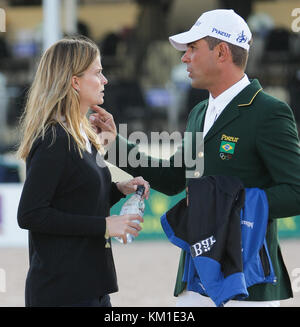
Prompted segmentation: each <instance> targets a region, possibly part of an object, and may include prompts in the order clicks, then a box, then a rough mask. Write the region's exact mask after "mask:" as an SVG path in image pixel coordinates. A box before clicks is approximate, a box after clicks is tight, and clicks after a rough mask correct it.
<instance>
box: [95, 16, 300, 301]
mask: <svg viewBox="0 0 300 327" xmlns="http://www.w3.org/2000/svg"><path fill="white" fill-rule="evenodd" d="M251 39H252V35H251V32H250V30H249V27H248V26H247V24H246V22H245V21H244V20H243V19H242V18H241V17H240V16H238V15H237V14H236V13H235V12H234V11H233V10H213V11H209V12H206V13H204V14H202V15H201V16H200V18H199V19H198V20H197V22H196V23H195V24H194V26H193V27H192V28H191V29H190V30H189V31H187V32H184V33H181V34H178V35H174V36H172V37H170V42H171V44H172V45H173V46H174V47H175V48H176V49H178V50H181V51H185V53H184V55H183V57H182V62H184V63H185V64H186V65H187V71H188V72H189V77H190V78H191V80H192V86H193V87H195V88H201V89H207V90H208V91H209V94H210V95H209V99H208V100H205V101H202V102H200V103H199V104H198V105H196V106H195V107H194V109H193V110H192V112H191V113H190V115H189V119H188V122H187V128H186V131H187V132H191V133H192V135H193V138H192V141H191V142H190V143H188V144H187V141H183V145H182V147H181V148H180V149H178V151H177V153H175V155H174V156H173V157H171V158H170V160H169V163H170V167H169V168H167V167H165V166H163V165H162V160H159V162H158V164H159V167H158V168H154V167H150V165H149V167H148V168H146V167H137V168H132V167H130V166H128V167H126V168H122V169H124V170H126V171H127V172H128V173H130V174H132V175H134V176H137V175H141V176H143V177H144V178H145V179H146V180H148V181H149V182H150V184H151V187H152V188H154V189H156V190H158V191H160V192H163V193H165V194H168V195H173V194H176V193H179V192H181V191H182V190H183V189H184V188H185V185H186V184H187V182H188V179H186V178H185V177H186V175H185V173H186V171H185V170H186V169H185V168H186V167H184V166H182V167H177V166H176V165H175V164H174V162H175V158H176V156H178V154H180V155H181V154H182V153H184V151H183V149H185V148H187V147H188V148H191V149H192V152H193V154H194V155H195V156H196V157H197V156H198V157H202V158H203V159H204V171H203V174H202V175H203V176H209V175H225V176H236V177H238V178H239V179H240V180H241V181H242V182H243V184H244V186H245V187H246V188H255V187H256V188H260V189H263V190H264V191H265V192H266V195H267V199H268V203H269V220H268V227H267V234H266V240H267V244H268V249H269V252H270V257H271V260H272V263H273V266H274V270H275V275H276V276H277V282H276V283H275V284H259V285H254V286H252V287H250V288H249V289H248V292H249V297H248V298H247V299H246V301H229V302H228V304H226V306H231V305H235V306H236V305H237V306H274V305H275V306H278V305H279V300H282V299H287V298H290V297H292V296H293V295H292V289H291V284H290V280H289V276H288V273H287V270H286V267H285V265H284V262H283V259H282V255H281V251H280V247H279V244H278V239H277V219H276V218H283V217H288V216H293V215H298V214H300V156H299V154H300V149H299V139H298V135H297V129H296V124H295V120H294V117H293V114H292V111H291V109H290V108H289V106H288V105H287V104H286V103H284V102H282V101H279V100H278V99H276V98H274V97H271V96H269V95H268V94H266V93H265V92H264V91H263V89H262V87H261V85H260V84H259V82H258V80H256V79H254V80H251V81H249V79H248V77H247V75H246V74H245V67H246V63H247V58H248V51H249V48H250V44H251ZM96 110H97V112H98V119H96V125H98V127H100V128H102V129H103V130H109V129H110V130H113V127H112V125H111V124H107V123H106V124H105V123H103V122H101V118H103V119H104V120H107V119H108V120H107V121H111V117H110V115H109V114H108V113H106V112H105V111H104V110H102V109H96ZM99 118H100V119H99ZM108 125H109V127H108ZM196 132H203V136H204V153H203V152H201V151H200V152H196V151H197V149H196V148H195V147H194V144H195V141H196ZM117 145H118V147H121V148H122V149H124V148H126V149H127V152H129V151H131V149H132V148H133V147H134V146H135V145H134V144H129V143H128V142H127V141H126V140H125V139H124V138H122V137H121V136H118V137H117ZM117 153H118V151H117ZM140 155H141V156H145V155H144V154H140ZM117 159H118V158H117ZM145 159H146V160H148V162H149V163H150V162H151V160H153V158H150V157H147V156H146V158H145ZM152 162H153V161H152ZM117 163H118V160H117ZM193 177H194V178H199V177H201V172H200V171H197V169H196V170H195V171H194V176H193ZM183 269H184V254H183V252H182V255H181V258H180V263H179V268H178V274H177V281H176V286H175V291H174V295H175V296H178V305H179V306H191V305H193V306H211V305H212V304H211V302H210V301H209V300H210V299H209V298H207V297H204V296H202V295H200V294H198V293H194V292H187V291H186V290H185V287H186V285H185V283H183V282H182V274H183Z"/></svg>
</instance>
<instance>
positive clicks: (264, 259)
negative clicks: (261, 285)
mask: <svg viewBox="0 0 300 327" xmlns="http://www.w3.org/2000/svg"><path fill="white" fill-rule="evenodd" d="M259 257H260V262H261V265H262V268H263V271H264V274H265V277H267V276H269V275H270V263H269V259H268V256H267V252H266V249H265V246H264V245H263V246H262V247H261V249H260V250H259Z"/></svg>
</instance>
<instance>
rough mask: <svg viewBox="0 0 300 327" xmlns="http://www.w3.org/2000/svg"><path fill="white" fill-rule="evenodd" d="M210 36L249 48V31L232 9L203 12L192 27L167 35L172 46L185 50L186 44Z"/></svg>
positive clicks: (250, 36) (250, 35)
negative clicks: (185, 30)
mask: <svg viewBox="0 0 300 327" xmlns="http://www.w3.org/2000/svg"><path fill="white" fill-rule="evenodd" d="M205 36H212V37H214V38H217V39H220V40H223V41H226V42H229V43H232V44H234V45H237V46H239V47H242V48H244V49H246V50H247V51H248V50H249V47H250V45H249V43H248V42H249V41H250V40H251V38H252V34H251V31H250V29H249V27H248V25H247V23H246V22H245V21H244V19H243V18H242V17H241V16H239V15H238V14H237V13H235V12H234V11H233V10H232V9H216V10H211V11H207V12H205V13H203V14H202V15H201V16H200V17H199V18H198V20H197V21H196V23H195V24H194V25H193V26H192V28H191V29H190V30H189V31H187V32H183V33H180V34H176V35H173V36H170V37H169V40H170V42H171V44H172V45H173V47H174V48H175V49H177V50H180V51H185V50H187V44H188V43H191V42H195V41H197V40H200V39H202V38H204V37H205Z"/></svg>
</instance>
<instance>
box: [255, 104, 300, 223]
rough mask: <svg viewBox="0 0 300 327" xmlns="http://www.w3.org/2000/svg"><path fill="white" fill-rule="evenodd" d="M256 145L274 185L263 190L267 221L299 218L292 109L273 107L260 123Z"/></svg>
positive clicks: (299, 168)
mask: <svg viewBox="0 0 300 327" xmlns="http://www.w3.org/2000/svg"><path fill="white" fill-rule="evenodd" d="M261 122H262V123H261V124H260V126H259V128H258V131H257V138H256V145H257V149H258V152H259V155H260V157H261V158H262V160H263V162H264V164H265V166H266V168H267V170H268V171H269V173H270V174H271V177H272V180H273V183H272V185H270V186H269V187H267V188H266V189H265V192H266V194H267V197H268V202H269V214H270V218H283V217H288V216H294V215H299V214H300V147H299V138H298V134H297V128H296V123H295V120H294V116H293V114H292V111H291V109H290V108H289V107H288V106H287V105H286V104H284V103H282V102H279V103H278V104H276V110H274V108H273V110H270V111H269V112H268V114H267V117H265V119H262V120H261Z"/></svg>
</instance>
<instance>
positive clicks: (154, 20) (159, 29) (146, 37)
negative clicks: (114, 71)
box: [133, 0, 174, 78]
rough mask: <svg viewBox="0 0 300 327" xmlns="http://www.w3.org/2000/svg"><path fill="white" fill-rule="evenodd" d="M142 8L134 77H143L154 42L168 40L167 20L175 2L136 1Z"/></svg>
mask: <svg viewBox="0 0 300 327" xmlns="http://www.w3.org/2000/svg"><path fill="white" fill-rule="evenodd" d="M135 1H136V3H137V4H138V5H139V7H140V11H139V15H138V19H137V23H136V28H135V41H136V42H134V49H133V50H134V51H133V53H134V56H135V58H134V63H135V64H134V72H133V74H134V76H136V77H137V78H138V77H139V76H140V75H141V72H142V65H143V60H144V58H145V57H146V54H147V48H148V46H149V44H150V43H151V42H152V41H156V40H166V39H167V37H168V33H167V18H168V13H169V12H170V9H171V6H172V4H173V2H174V0H135Z"/></svg>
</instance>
